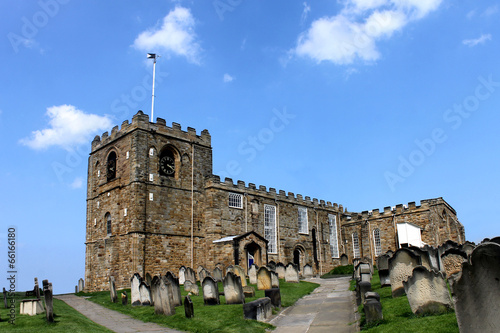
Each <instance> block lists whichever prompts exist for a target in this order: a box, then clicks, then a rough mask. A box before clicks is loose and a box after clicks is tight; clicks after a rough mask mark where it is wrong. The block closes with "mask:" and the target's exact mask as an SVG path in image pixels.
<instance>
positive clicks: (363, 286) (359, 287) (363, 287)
mask: <svg viewBox="0 0 500 333" xmlns="http://www.w3.org/2000/svg"><path fill="white" fill-rule="evenodd" d="M369 291H372V284H371V283H370V282H366V281H359V282H358V283H356V304H357V305H361V304H363V303H364V302H365V294H366V293H367V292H369Z"/></svg>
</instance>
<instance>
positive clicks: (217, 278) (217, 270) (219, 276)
mask: <svg viewBox="0 0 500 333" xmlns="http://www.w3.org/2000/svg"><path fill="white" fill-rule="evenodd" d="M212 277H213V278H214V280H215V281H217V282H220V281H222V279H223V275H222V270H221V269H220V268H219V267H215V268H214V271H213V274H212Z"/></svg>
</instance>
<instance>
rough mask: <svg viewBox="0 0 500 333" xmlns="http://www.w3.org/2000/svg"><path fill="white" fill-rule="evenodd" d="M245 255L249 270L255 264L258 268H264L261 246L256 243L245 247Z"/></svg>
mask: <svg viewBox="0 0 500 333" xmlns="http://www.w3.org/2000/svg"><path fill="white" fill-rule="evenodd" d="M245 253H246V257H247V258H246V259H247V260H246V266H247V270H248V269H249V268H250V266H252V265H253V264H255V265H257V266H262V251H261V248H260V246H259V245H257V243H255V242H251V243H248V244H247V245H246V246H245Z"/></svg>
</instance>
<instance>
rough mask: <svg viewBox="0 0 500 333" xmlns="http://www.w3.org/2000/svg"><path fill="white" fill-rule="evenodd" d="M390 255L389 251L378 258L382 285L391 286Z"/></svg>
mask: <svg viewBox="0 0 500 333" xmlns="http://www.w3.org/2000/svg"><path fill="white" fill-rule="evenodd" d="M390 257H391V256H389V255H388V254H387V253H386V254H383V255H381V256H378V258H377V269H378V277H379V278H380V286H381V287H390V286H391V279H390V277H389V258H390Z"/></svg>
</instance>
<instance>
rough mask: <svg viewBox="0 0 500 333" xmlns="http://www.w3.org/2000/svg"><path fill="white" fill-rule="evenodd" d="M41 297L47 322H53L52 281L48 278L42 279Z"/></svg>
mask: <svg viewBox="0 0 500 333" xmlns="http://www.w3.org/2000/svg"><path fill="white" fill-rule="evenodd" d="M42 284H43V297H44V299H45V314H46V318H47V322H49V323H53V322H54V308H53V306H52V283H49V281H48V280H43V281H42Z"/></svg>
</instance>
